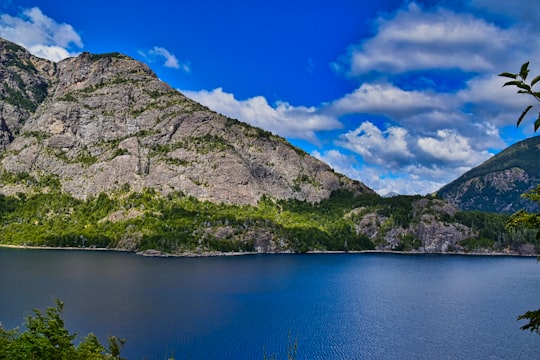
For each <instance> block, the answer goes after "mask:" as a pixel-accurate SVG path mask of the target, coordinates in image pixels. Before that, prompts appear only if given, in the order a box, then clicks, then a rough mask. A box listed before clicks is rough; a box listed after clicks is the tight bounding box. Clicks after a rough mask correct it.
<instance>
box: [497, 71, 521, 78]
mask: <svg viewBox="0 0 540 360" xmlns="http://www.w3.org/2000/svg"><path fill="white" fill-rule="evenodd" d="M499 76H504V77H507V78H512V79H517V74H512V73H509V72H503V73H500V74H499Z"/></svg>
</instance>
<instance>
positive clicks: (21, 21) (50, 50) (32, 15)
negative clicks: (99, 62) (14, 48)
mask: <svg viewBox="0 0 540 360" xmlns="http://www.w3.org/2000/svg"><path fill="white" fill-rule="evenodd" d="M0 37H3V38H4V39H7V40H10V41H13V42H15V43H17V44H19V45H21V46H24V47H25V48H27V49H28V50H29V51H30V52H31V53H32V54H34V55H36V56H39V57H43V58H46V59H49V60H52V61H59V60H62V59H65V58H67V57H70V56H75V55H77V54H76V53H74V52H72V50H71V48H72V47H77V48H82V47H83V43H82V40H81V37H80V36H79V34H77V32H76V31H75V30H74V29H73V27H72V26H71V25H69V24H65V23H62V24H59V23H57V22H56V21H55V20H53V19H51V18H50V17H48V16H46V15H45V14H43V12H42V11H41V10H40V9H39V8H37V7H34V8H31V9H27V10H24V11H23V13H22V14H21V15H20V16H19V17H14V16H11V15H8V14H2V15H0Z"/></svg>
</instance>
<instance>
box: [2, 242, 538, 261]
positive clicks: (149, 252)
mask: <svg viewBox="0 0 540 360" xmlns="http://www.w3.org/2000/svg"><path fill="white" fill-rule="evenodd" d="M0 248H9V249H22V250H66V251H68V250H71V251H113V252H123V253H132V254H135V255H139V256H145V257H162V258H197V257H218V256H246V255H303V254H306V255H325V254H327V255H328V254H394V255H460V256H514V257H539V256H540V255H537V254H518V253H507V252H487V253H486V252H470V253H467V252H420V251H392V250H353V251H340V250H324V251H322V250H313V251H308V252H306V253H294V252H291V251H283V252H268V253H260V252H255V251H253V252H219V251H209V252H205V253H197V252H184V253H180V254H171V253H165V252H162V251H159V250H154V249H148V250H144V251H131V250H126V249H118V248H98V247H86V248H85V247H61V246H37V245H12V244H0Z"/></svg>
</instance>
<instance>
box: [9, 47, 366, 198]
mask: <svg viewBox="0 0 540 360" xmlns="http://www.w3.org/2000/svg"><path fill="white" fill-rule="evenodd" d="M0 78H1V79H2V83H3V87H1V88H0V116H1V118H0V171H4V172H8V173H11V174H19V175H20V174H28V175H30V176H32V177H33V178H36V179H41V178H44V177H51V176H52V177H53V178H57V179H58V180H59V182H60V186H61V188H62V190H63V191H65V192H67V193H69V194H71V195H73V196H75V197H77V198H81V199H85V198H87V197H89V196H94V195H97V194H99V193H101V192H106V193H110V192H114V191H116V190H118V189H120V188H126V187H128V188H130V189H132V190H135V191H138V190H142V189H143V188H154V189H156V190H158V191H159V192H161V193H162V194H165V195H166V194H168V193H171V192H183V193H184V194H186V195H192V196H194V197H196V198H198V199H200V200H209V201H212V202H223V203H228V204H255V203H256V202H257V200H258V199H259V198H260V197H261V196H262V195H269V196H271V197H273V198H276V199H299V200H306V201H309V202H317V201H320V200H321V199H324V198H327V197H328V196H329V195H330V194H331V192H332V191H334V190H339V189H348V190H352V191H353V192H356V193H364V192H368V193H371V192H372V190H371V189H369V188H367V187H366V186H365V185H364V184H362V183H360V182H357V181H353V180H350V179H348V178H346V177H345V176H342V175H340V174H337V173H334V172H333V171H332V169H331V168H330V167H329V166H327V165H326V164H324V163H322V162H321V161H319V160H317V159H315V158H313V157H311V156H309V155H308V154H306V153H304V152H303V151H302V150H300V149H298V148H295V147H293V146H292V145H290V144H289V143H288V142H286V141H285V140H284V139H283V138H280V137H278V136H275V135H273V134H271V133H269V132H266V131H264V130H261V129H258V128H255V127H252V126H249V125H247V124H245V123H242V122H239V121H237V120H234V119H230V118H227V117H225V116H222V115H219V114H217V113H215V112H212V111H211V110H209V109H207V108H205V107H204V106H202V105H200V104H198V103H196V102H194V101H192V100H190V99H188V98H186V97H185V96H184V95H182V94H181V93H179V92H178V91H176V90H174V89H172V88H171V87H169V86H168V85H167V84H165V83H163V82H162V81H160V80H159V79H158V78H157V77H156V75H155V74H154V73H153V72H152V70H150V69H149V68H148V67H147V66H146V65H144V64H142V63H140V62H138V61H136V60H133V59H131V58H129V57H127V56H125V55H122V54H118V53H111V54H102V55H93V54H89V53H83V54H81V55H80V56H78V57H76V58H69V59H66V60H63V61H60V62H59V63H57V64H55V63H52V62H49V61H47V60H43V59H39V58H36V57H34V56H32V55H30V54H29V53H27V52H26V51H25V50H24V49H23V48H21V47H19V46H17V45H14V44H12V43H10V42H7V41H5V40H1V39H0ZM27 190H28V189H24V187H23V188H21V184H9V183H4V184H3V186H2V187H1V190H0V191H1V192H3V193H5V194H11V193H15V192H20V191H23V192H24V191H27Z"/></svg>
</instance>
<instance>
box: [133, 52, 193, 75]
mask: <svg viewBox="0 0 540 360" xmlns="http://www.w3.org/2000/svg"><path fill="white" fill-rule="evenodd" d="M141 54H142V55H144V56H145V57H147V58H150V60H153V59H154V58H156V57H159V58H163V59H164V60H165V62H164V63H163V66H165V67H168V68H172V69H182V70H183V71H185V72H190V71H191V69H190V66H189V63H187V62H186V63H180V62H179V61H178V59H177V58H176V56H174V55H173V54H171V53H170V52H169V51H168V50H167V49H165V48H163V47H161V46H154V47H153V48H152V49H150V50H149V51H148V52H147V54H144V53H141Z"/></svg>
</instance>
